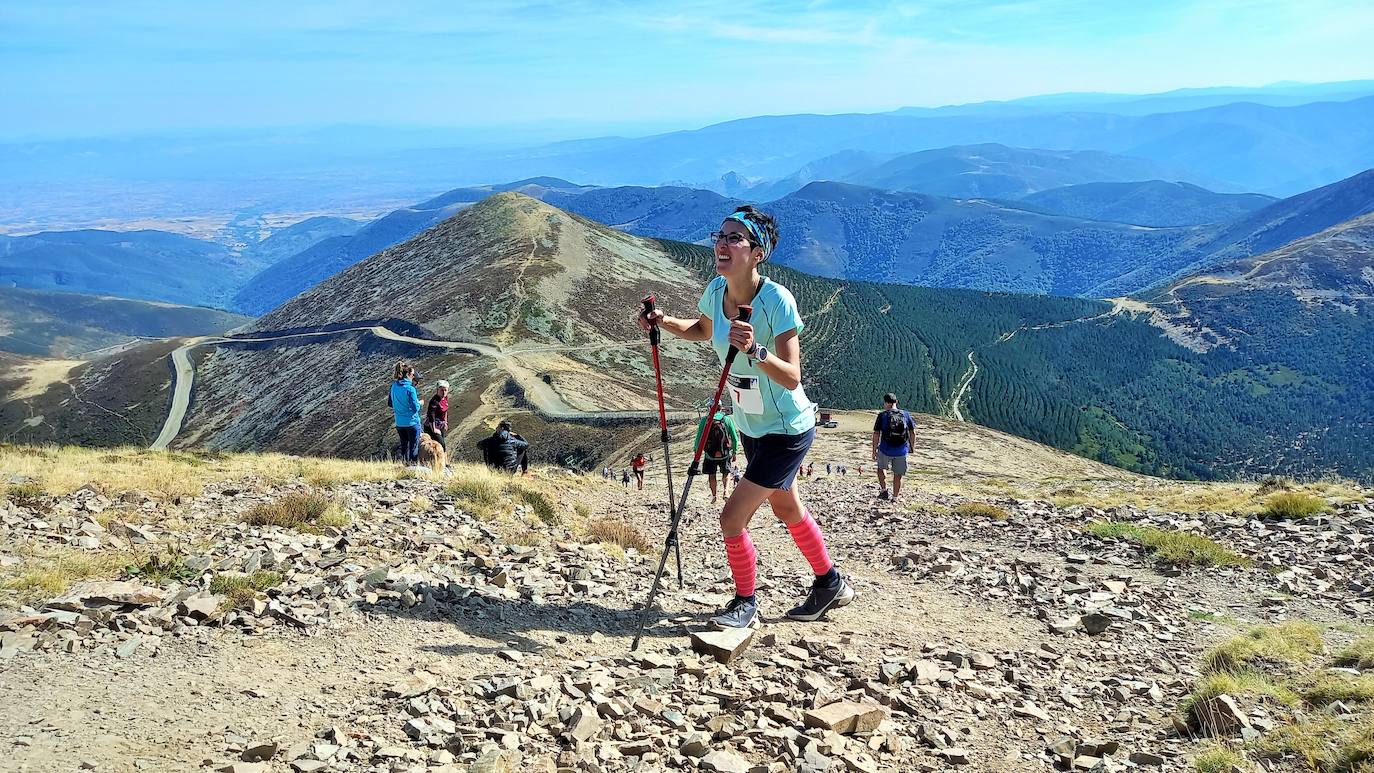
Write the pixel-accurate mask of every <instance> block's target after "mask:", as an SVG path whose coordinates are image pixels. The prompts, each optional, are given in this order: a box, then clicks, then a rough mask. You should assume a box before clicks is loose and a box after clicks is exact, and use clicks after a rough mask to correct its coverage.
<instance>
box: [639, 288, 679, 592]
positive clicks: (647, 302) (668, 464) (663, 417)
mask: <svg viewBox="0 0 1374 773" xmlns="http://www.w3.org/2000/svg"><path fill="white" fill-rule="evenodd" d="M641 303H643V304H644V318H645V319H648V318H649V315H650V314H652V313H653V312H654V296H653V293H650V294H648V295H646V296H644V300H643V301H641ZM660 338H661V331H660V330H659V329H658V324H657V323H655V322H652V321H651V322H650V323H649V349H650V351H652V352H653V356H654V388H655V391H656V392H657V393H658V430H659V436H660V437H661V438H662V439H663V467H664V469H665V470H667V473H668V515H669V517H670V518H671V517H672V513H673V499H674V496H673V463H672V461H671V459H670V458H669V456H668V411H667V409H665V408H664V407H663V367H662V366H661V365H659V361H658V343H659V340H660ZM668 544H669V545H671V546H672V548H673V554H674V556H675V557H676V558H677V586H678V587H679V588H681V587H682V548H681V547H680V546H679V545H678V541H677V533H676V530H674V531H670V532H669V533H668Z"/></svg>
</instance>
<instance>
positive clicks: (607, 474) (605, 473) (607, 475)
mask: <svg viewBox="0 0 1374 773" xmlns="http://www.w3.org/2000/svg"><path fill="white" fill-rule="evenodd" d="M601 479H602V480H610V479H611V468H610V467H602V468H601Z"/></svg>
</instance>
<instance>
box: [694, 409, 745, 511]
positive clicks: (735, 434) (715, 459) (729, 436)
mask: <svg viewBox="0 0 1374 773" xmlns="http://www.w3.org/2000/svg"><path fill="white" fill-rule="evenodd" d="M703 432H704V433H706V447H705V449H704V450H703V452H702V458H703V459H705V460H706V464H705V465H704V466H703V468H702V471H703V472H705V473H706V480H707V482H708V483H709V484H710V486H711V504H713V505H714V504H715V503H716V501H717V499H716V473H720V476H721V479H722V481H723V480H724V478H725V472H726V470H728V469H729V467H730V465H731V464H732V463H734V461H735V455H736V454H738V453H739V445H740V441H739V430H738V429H736V428H735V420H734V419H733V418H731V417H730V414H728V413H726V412H724V411H716V415H715V416H714V417H713V418H712V419H711V420H710V421H709V423H708V421H707V419H706V417H704V416H703V417H702V419H701V421H700V422H698V423H697V436H696V438H695V439H694V440H692V447H693V448H695V447H696V446H697V444H699V443H701V435H702V433H703Z"/></svg>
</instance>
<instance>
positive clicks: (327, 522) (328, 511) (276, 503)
mask: <svg viewBox="0 0 1374 773" xmlns="http://www.w3.org/2000/svg"><path fill="white" fill-rule="evenodd" d="M243 522H244V523H246V524H248V525H250V526H280V527H282V528H285V529H294V530H295V531H306V532H312V533H316V534H318V533H320V532H322V531H324V529H325V528H327V527H334V528H343V527H345V526H347V525H348V524H349V522H350V519H349V517H348V515H347V514H346V513H344V512H343V510H342V509H341V508H340V507H339V506H338V505H337V504H335V503H334V501H333V500H331V499H329V498H328V497H326V496H324V495H322V494H316V493H313V492H291V493H289V494H285V495H283V496H280V497H278V498H276V499H274V500H272V501H270V502H263V503H262V504H259V505H256V506H254V507H253V509H251V510H249V511H248V512H247V513H246V514H245V515H244V518H243Z"/></svg>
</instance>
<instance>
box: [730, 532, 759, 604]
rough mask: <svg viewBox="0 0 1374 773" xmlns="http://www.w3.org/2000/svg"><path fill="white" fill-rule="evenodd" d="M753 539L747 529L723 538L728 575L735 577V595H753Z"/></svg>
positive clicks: (755, 555)
mask: <svg viewBox="0 0 1374 773" xmlns="http://www.w3.org/2000/svg"><path fill="white" fill-rule="evenodd" d="M757 555H758V554H757V553H755V552H754V541H753V540H751V539H749V531H748V530H747V529H746V530H745V531H744V533H742V534H739V535H737V536H734V537H726V538H725V558H726V560H728V561H729V562H730V575H731V576H732V577H734V578H735V595H736V596H752V595H754V576H755V567H754V561H755V559H756V557H757Z"/></svg>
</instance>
